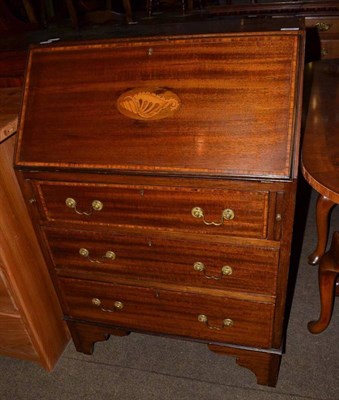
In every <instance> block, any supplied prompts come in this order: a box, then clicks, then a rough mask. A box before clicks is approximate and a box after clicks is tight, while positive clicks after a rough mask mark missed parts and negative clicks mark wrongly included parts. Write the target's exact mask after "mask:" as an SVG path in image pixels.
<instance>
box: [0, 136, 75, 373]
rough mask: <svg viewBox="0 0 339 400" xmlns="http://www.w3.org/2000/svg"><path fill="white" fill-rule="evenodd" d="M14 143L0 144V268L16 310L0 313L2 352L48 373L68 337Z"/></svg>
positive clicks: (8, 140)
mask: <svg viewBox="0 0 339 400" xmlns="http://www.w3.org/2000/svg"><path fill="white" fill-rule="evenodd" d="M15 139H16V138H15V136H12V137H10V138H8V139H7V140H5V141H4V142H3V143H1V145H0V210H1V211H0V216H1V224H0V266H1V269H2V271H3V273H2V277H3V279H4V277H5V279H6V283H7V290H8V295H9V296H10V297H11V298H12V299H13V303H14V304H15V308H16V310H14V311H10V310H8V309H7V310H4V309H2V310H0V319H1V326H2V327H4V328H2V329H0V331H1V340H0V341H1V346H0V353H1V354H6V355H9V356H13V357H19V358H25V359H30V360H32V361H35V362H38V363H40V364H41V365H42V366H43V367H45V368H46V369H48V370H51V369H52V368H53V366H54V365H55V363H56V361H57V360H58V358H59V357H60V354H61V353H62V351H63V349H64V347H65V346H66V344H67V342H68V333H67V328H66V326H65V324H64V323H63V321H62V314H61V310H60V306H59V303H58V301H57V298H56V295H55V291H54V289H53V286H52V283H51V280H50V277H49V275H48V271H47V268H46V264H45V262H44V260H43V257H42V254H41V250H40V247H39V244H38V242H37V239H36V236H35V234H34V230H33V227H32V223H31V221H30V219H29V216H28V213H27V209H26V205H25V203H24V200H23V197H22V194H21V191H20V188H19V185H18V182H17V180H16V177H15V173H14V170H13V167H12V165H13V153H14V145H15ZM19 266H20V267H19ZM3 282H4V280H3ZM7 300H8V299H7ZM9 311H10V312H9Z"/></svg>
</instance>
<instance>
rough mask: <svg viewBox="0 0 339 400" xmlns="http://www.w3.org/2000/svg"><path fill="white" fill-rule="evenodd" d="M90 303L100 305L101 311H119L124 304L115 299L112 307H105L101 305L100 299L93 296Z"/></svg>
mask: <svg viewBox="0 0 339 400" xmlns="http://www.w3.org/2000/svg"><path fill="white" fill-rule="evenodd" d="M92 304H93V305H94V306H97V307H100V310H101V311H104V312H116V311H121V310H122V309H123V308H124V304H123V303H122V302H121V301H115V302H114V304H113V307H114V308H105V307H102V306H101V304H102V303H101V300H100V299H98V298H97V297H93V299H92Z"/></svg>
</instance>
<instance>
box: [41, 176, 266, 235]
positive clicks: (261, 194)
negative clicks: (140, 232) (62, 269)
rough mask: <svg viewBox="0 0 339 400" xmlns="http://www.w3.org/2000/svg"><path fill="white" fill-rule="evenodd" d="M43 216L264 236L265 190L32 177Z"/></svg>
mask: <svg viewBox="0 0 339 400" xmlns="http://www.w3.org/2000/svg"><path fill="white" fill-rule="evenodd" d="M35 190H36V192H37V197H38V198H39V199H40V201H39V204H40V208H41V214H42V216H43V219H44V220H45V221H49V222H54V221H56V222H57V221H68V222H73V223H80V224H88V225H92V226H93V225H102V226H105V225H106V226H107V225H110V226H121V227H130V228H134V227H137V228H155V229H162V230H172V231H181V232H183V231H185V232H192V233H204V234H219V235H233V236H245V237H253V238H259V239H263V238H266V236H267V224H268V202H269V192H267V191H246V190H243V191H242V190H225V189H197V188H190V187H163V186H141V185H107V184H96V185H94V184H81V183H65V182H36V183H35Z"/></svg>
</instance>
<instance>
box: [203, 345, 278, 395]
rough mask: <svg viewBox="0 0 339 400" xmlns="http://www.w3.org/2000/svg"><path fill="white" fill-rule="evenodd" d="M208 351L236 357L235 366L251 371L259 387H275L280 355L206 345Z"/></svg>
mask: <svg viewBox="0 0 339 400" xmlns="http://www.w3.org/2000/svg"><path fill="white" fill-rule="evenodd" d="M208 347H209V349H210V350H212V351H214V352H215V353H218V354H227V355H230V356H233V357H236V361H237V364H239V365H240V366H242V367H245V368H248V369H249V370H251V371H252V372H253V373H254V374H255V375H256V377H257V382H258V383H259V384H261V385H267V386H272V387H275V385H276V382H277V378H278V374H279V369H280V362H281V353H279V352H276V353H269V352H260V351H249V350H245V349H240V348H236V347H226V346H218V345H214V344H209V345H208Z"/></svg>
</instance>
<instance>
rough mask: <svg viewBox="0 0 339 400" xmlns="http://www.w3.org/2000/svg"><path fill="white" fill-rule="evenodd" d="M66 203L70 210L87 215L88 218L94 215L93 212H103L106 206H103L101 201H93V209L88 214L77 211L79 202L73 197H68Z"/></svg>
mask: <svg viewBox="0 0 339 400" xmlns="http://www.w3.org/2000/svg"><path fill="white" fill-rule="evenodd" d="M65 203H66V206H67V207H68V208H73V210H74V211H75V212H76V213H77V214H79V215H87V216H88V215H91V214H92V213H93V211H101V210H102V209H103V208H104V205H103V204H102V202H101V201H100V200H93V201H92V204H91V207H92V209H91V210H90V211H88V212H86V211H79V210H77V202H76V201H75V200H74V199H72V197H68V198H67V199H66V200H65Z"/></svg>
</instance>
